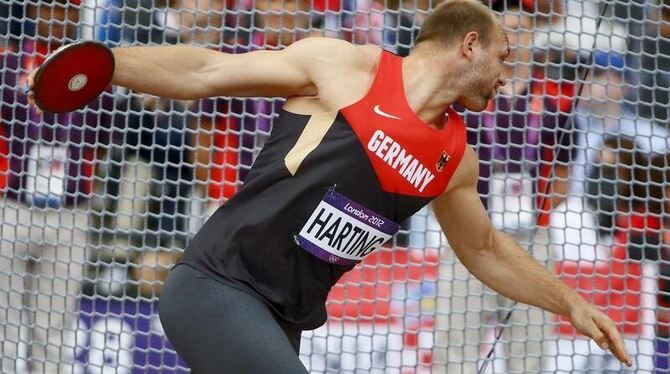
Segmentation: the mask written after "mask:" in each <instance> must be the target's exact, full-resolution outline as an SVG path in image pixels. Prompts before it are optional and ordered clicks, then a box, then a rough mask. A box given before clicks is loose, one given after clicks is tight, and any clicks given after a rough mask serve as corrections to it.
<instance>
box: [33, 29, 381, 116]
mask: <svg viewBox="0 0 670 374" xmlns="http://www.w3.org/2000/svg"><path fill="white" fill-rule="evenodd" d="M112 52H113V53H114V57H115V60H116V68H115V71H114V76H113V78H112V84H114V85H119V86H124V87H128V88H130V89H132V90H134V91H137V92H142V93H148V94H151V95H155V96H160V97H165V98H171V99H180V100H193V99H199V98H204V97H214V96H235V97H254V96H264V97H292V96H316V95H318V94H319V92H318V90H319V88H320V87H319V83H320V82H321V81H323V80H324V79H323V77H324V76H325V75H326V74H328V73H329V72H330V73H332V72H333V71H336V72H342V71H343V69H345V68H347V69H349V70H348V71H349V73H351V71H352V68H353V69H356V68H361V69H366V68H368V65H369V63H370V60H369V57H367V55H366V54H365V53H364V52H362V51H361V50H360V49H359V48H357V47H355V46H353V45H352V44H350V43H347V42H345V41H342V40H337V39H331V38H306V39H303V40H300V41H298V42H295V43H293V44H292V45H290V46H289V47H287V48H285V49H283V50H280V51H254V52H249V53H241V54H229V53H223V52H217V51H213V50H209V49H206V48H201V47H194V46H189V45H177V46H133V47H119V48H114V49H113V50H112ZM34 74H35V72H33V73H32V74H31V76H30V77H29V78H28V83H29V86H30V88H31V89H32V85H33V79H32V78H33V75H34ZM331 79H332V77H331ZM29 99H30V104H31V105H34V101H33V100H32V99H33V98H32V92H31V93H30V94H29Z"/></svg>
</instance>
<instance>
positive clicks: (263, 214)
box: [181, 51, 466, 330]
mask: <svg viewBox="0 0 670 374" xmlns="http://www.w3.org/2000/svg"><path fill="white" fill-rule="evenodd" d="M402 61H403V59H402V58H401V57H399V56H396V55H394V54H392V53H390V52H386V51H384V52H382V55H381V57H380V61H379V63H378V66H377V72H376V73H375V78H374V81H373V84H372V86H371V88H370V89H369V91H368V93H367V94H366V95H365V96H364V97H363V98H362V99H360V100H359V101H357V102H356V103H354V104H351V105H349V106H347V107H344V108H341V109H339V110H335V111H332V112H326V113H319V114H312V115H303V114H296V113H292V112H289V111H286V110H283V111H282V112H281V114H280V116H279V118H278V119H277V121H276V123H275V125H274V127H273V129H272V132H271V135H270V138H269V139H268V141H267V143H266V144H265V146H264V148H263V150H262V151H261V152H260V153H259V155H258V157H257V159H256V161H255V162H254V164H253V166H252V168H251V171H250V173H249V175H248V177H247V179H246V180H245V183H244V186H243V187H242V188H241V189H240V191H238V193H237V194H236V195H235V196H233V197H232V198H231V199H230V200H229V201H227V202H226V203H225V204H224V205H222V206H221V207H220V208H219V209H218V210H217V211H216V212H215V213H214V214H213V215H212V216H211V217H210V219H209V220H208V221H207V222H206V223H205V224H204V225H203V227H202V229H201V230H200V231H199V232H198V234H197V235H196V236H195V237H194V238H193V241H192V242H191V243H190V245H189V247H188V248H187V249H186V251H185V253H184V256H183V257H182V259H181V263H185V264H187V265H190V266H193V267H195V268H197V269H198V270H201V271H202V272H204V273H205V274H208V275H209V276H211V277H213V278H215V279H217V280H220V281H221V282H224V283H226V284H230V285H232V286H234V287H237V288H239V289H241V290H244V291H247V292H252V293H254V294H256V295H259V296H260V297H261V298H262V299H263V300H264V301H266V302H267V303H268V304H269V305H270V307H271V308H272V309H273V310H274V312H275V313H276V314H277V315H278V316H279V317H280V318H282V319H283V320H285V321H288V322H289V323H293V324H294V325H296V326H298V327H299V328H301V329H303V330H308V329H314V328H316V327H318V326H320V325H322V324H323V323H325V321H326V318H327V316H326V308H325V301H326V298H327V296H328V292H329V291H330V289H331V287H332V286H333V285H335V284H336V283H337V281H338V280H339V278H340V277H341V276H342V275H343V274H344V273H345V272H347V271H349V270H351V269H352V268H353V267H354V266H355V264H356V263H358V262H360V261H361V260H362V259H363V258H364V257H365V256H366V255H369V254H370V253H372V252H373V251H374V250H375V249H377V248H379V247H380V246H381V245H382V244H383V243H384V242H385V241H387V240H388V239H390V238H391V237H392V236H393V235H394V234H395V233H396V232H397V231H398V228H399V226H398V224H397V222H401V221H403V220H405V219H407V218H408V217H410V216H411V215H413V214H414V213H416V212H417V211H418V210H419V209H421V208H422V207H424V206H425V205H426V204H428V203H429V202H430V201H431V200H432V199H434V198H436V197H437V196H439V195H440V194H442V193H443V192H444V191H445V190H446V187H447V185H448V183H449V181H450V179H451V177H452V175H453V174H454V172H455V170H456V168H457V167H458V165H459V163H460V161H461V159H462V157H463V154H464V151H465V147H466V128H465V125H464V123H463V121H462V119H461V118H460V117H459V115H458V114H457V113H456V112H455V111H454V110H453V109H451V108H449V109H448V110H447V111H446V113H445V116H446V119H445V125H444V127H443V128H442V129H440V130H438V129H435V128H433V127H430V126H429V125H428V124H427V123H425V122H423V121H422V120H421V119H420V118H419V117H418V116H417V115H416V114H415V113H414V112H413V111H412V109H411V108H410V106H409V104H408V102H407V100H406V97H405V93H404V85H403V80H402Z"/></svg>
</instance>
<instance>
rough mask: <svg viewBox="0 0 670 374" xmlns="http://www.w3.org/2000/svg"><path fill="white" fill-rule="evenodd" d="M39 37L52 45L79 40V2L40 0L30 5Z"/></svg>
mask: <svg viewBox="0 0 670 374" xmlns="http://www.w3.org/2000/svg"><path fill="white" fill-rule="evenodd" d="M28 4H29V5H28V15H29V17H30V18H32V19H33V20H35V29H36V30H35V31H36V33H37V37H38V38H39V39H42V40H44V41H49V42H50V43H52V44H62V43H63V42H65V41H67V40H68V39H69V40H74V39H76V38H77V25H78V23H79V0H38V1H33V2H29V3H28Z"/></svg>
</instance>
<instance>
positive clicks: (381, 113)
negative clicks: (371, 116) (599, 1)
mask: <svg viewBox="0 0 670 374" xmlns="http://www.w3.org/2000/svg"><path fill="white" fill-rule="evenodd" d="M372 110H374V112H375V113H377V114H379V115H380V116H382V117H386V118H391V119H397V120H399V119H400V117H396V116H394V115H392V114H388V113H386V112H384V111H382V110H381V109H380V108H379V105H375V107H374V108H373V109H372Z"/></svg>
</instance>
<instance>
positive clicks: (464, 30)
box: [415, 0, 503, 47]
mask: <svg viewBox="0 0 670 374" xmlns="http://www.w3.org/2000/svg"><path fill="white" fill-rule="evenodd" d="M471 31H475V32H477V34H479V38H480V41H481V43H482V44H483V45H484V46H485V47H488V46H489V45H490V44H491V40H492V39H493V37H494V35H497V34H502V33H503V31H502V28H501V27H500V23H499V22H498V19H497V18H496V16H495V14H494V13H493V12H492V11H491V10H490V9H489V8H488V7H487V6H486V5H484V4H482V3H481V2H479V1H477V0H447V1H445V2H444V3H442V4H440V5H439V6H437V8H435V9H434V10H433V12H432V13H431V14H429V15H428V17H426V20H425V21H424V23H423V26H422V27H421V31H420V32H419V36H418V37H417V39H416V43H415V44H420V43H422V42H425V41H429V40H432V41H435V42H438V43H442V44H443V45H452V44H453V43H455V42H458V41H460V40H461V39H463V38H464V37H465V35H467V34H468V33H469V32H471Z"/></svg>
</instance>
